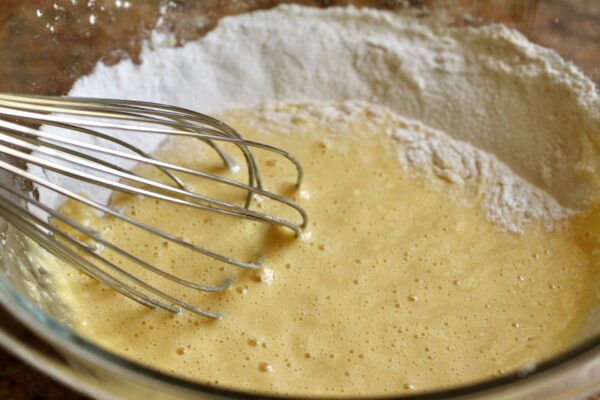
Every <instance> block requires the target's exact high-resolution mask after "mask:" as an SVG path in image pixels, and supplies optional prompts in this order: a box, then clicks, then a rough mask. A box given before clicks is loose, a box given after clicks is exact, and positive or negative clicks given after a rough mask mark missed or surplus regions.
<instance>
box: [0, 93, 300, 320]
mask: <svg viewBox="0 0 600 400" xmlns="http://www.w3.org/2000/svg"><path fill="white" fill-rule="evenodd" d="M40 126H41V127H42V128H40ZM44 127H50V128H44ZM114 130H118V131H120V132H127V133H128V134H132V135H155V134H161V135H167V136H182V137H190V138H196V139H199V140H202V141H204V142H205V143H206V144H207V145H208V146H210V147H211V148H212V149H213V150H214V151H216V152H217V153H218V155H219V156H220V158H221V159H222V160H223V162H224V164H225V165H226V166H227V167H228V168H230V169H236V168H238V165H237V164H236V162H235V160H234V159H233V158H232V157H231V156H229V155H228V154H227V153H226V152H224V151H223V150H222V149H221V148H220V147H219V143H220V142H227V143H231V144H233V145H235V146H236V147H237V148H238V149H239V150H240V152H241V154H242V155H243V158H244V161H245V163H246V168H247V171H248V180H247V182H246V183H243V182H239V181H236V180H232V179H228V178H225V177H220V176H217V175H213V174H209V173H206V172H202V171H198V170H193V169H189V168H186V167H183V166H180V165H175V164H172V163H167V162H162V161H159V160H157V159H154V158H153V157H152V156H151V155H149V154H146V153H145V152H144V151H142V150H141V149H139V148H138V147H136V146H134V145H132V144H131V143H130V142H129V141H126V140H121V139H118V138H116V137H113V136H111V134H110V132H111V131H114ZM90 138H93V140H90ZM107 144H110V146H108V145H107ZM253 148H260V149H263V150H267V151H270V152H272V153H275V154H277V155H279V156H282V157H284V158H286V159H288V160H289V161H290V162H291V163H293V165H294V166H295V168H296V170H297V181H296V184H297V185H298V186H299V185H300V183H301V181H302V167H301V165H300V163H299V162H298V161H297V160H296V159H295V158H294V157H293V156H292V155H291V154H289V153H288V152H286V151H283V150H281V149H278V148H275V147H272V146H269V145H266V144H262V143H258V142H253V141H249V140H245V139H243V138H242V137H241V135H240V134H239V133H237V132H236V131H235V130H234V129H232V128H231V127H229V126H227V125H226V124H224V123H222V122H221V121H218V120H216V119H214V118H211V117H209V116H206V115H203V114H199V113H196V112H193V111H190V110H186V109H182V108H178V107H173V106H167V105H161V104H154V103H148V102H139V101H125V100H114V99H90V98H64V97H41V96H26V95H14V94H0V154H1V155H3V156H4V157H2V158H0V169H3V170H4V171H6V172H8V173H10V174H12V175H13V176H14V177H15V178H16V179H17V180H20V181H21V182H23V181H24V182H27V183H28V184H30V185H32V187H37V188H39V189H40V190H45V191H47V192H52V193H55V194H57V195H60V196H62V197H64V198H70V199H72V200H75V201H77V202H80V203H82V204H85V205H87V206H89V207H92V208H94V209H96V210H98V211H101V212H102V213H105V214H108V215H112V216H114V217H115V218H118V219H119V220H121V221H123V222H125V223H127V224H132V225H134V226H135V227H137V228H140V229H144V230H146V231H147V232H150V233H151V234H153V235H157V236H159V237H161V238H162V239H164V240H166V241H170V242H173V243H177V244H178V245H181V246H184V247H186V248H188V249H191V250H193V251H195V252H197V253H200V254H202V255H204V256H208V257H212V258H214V259H216V260H219V261H221V262H224V263H227V264H231V265H234V266H236V267H239V268H245V269H259V268H261V265H260V263H257V262H246V261H241V260H237V259H234V258H230V257H227V256H224V255H222V254H218V253H216V252H213V251H211V250H209V249H207V248H204V247H202V246H201V245H200V244H194V243H190V242H188V241H186V240H184V239H182V238H178V237H175V236H173V235H171V234H169V233H167V232H164V231H161V230H159V229H157V228H155V227H153V226H149V225H147V224H145V223H143V222H141V221H139V220H137V219H135V218H134V217H132V216H130V215H125V214H123V213H121V212H119V211H118V210H116V209H113V208H111V207H110V205H107V204H103V203H102V202H99V201H96V200H94V199H91V198H87V197H86V196H82V195H80V194H77V193H75V192H73V191H72V190H69V189H67V188H65V187H63V186H61V185H60V184H58V183H57V182H56V179H55V180H54V182H52V181H51V180H50V179H49V178H48V174H49V173H52V174H57V175H56V176H62V177H63V178H69V179H75V180H77V181H81V182H85V183H86V184H91V185H95V186H97V187H102V188H105V189H109V190H110V191H111V192H112V193H115V192H122V193H127V194H132V195H140V196H145V197H150V198H155V199H158V200H162V201H167V202H171V203H174V204H178V205H182V206H186V207H193V208H196V209H199V210H204V211H210V212H213V213H218V214H224V215H230V216H235V217H239V218H243V219H247V220H252V221H259V222H265V223H270V224H276V225H280V226H282V227H285V228H288V229H291V230H292V231H294V232H295V233H296V235H299V234H300V231H301V230H302V229H303V228H304V227H305V226H306V224H307V215H306V212H305V211H304V210H303V209H302V208H301V207H300V206H299V205H297V204H296V203H294V202H293V201H291V200H290V199H287V198H285V197H282V196H280V195H277V194H275V193H271V192H269V191H266V190H265V189H263V184H262V180H261V176H260V171H259V168H258V163H257V161H256V159H255V157H254V155H253V153H252V149H253ZM111 159H112V160H114V161H110V160H111ZM118 160H120V161H123V160H126V161H127V162H130V163H131V162H133V163H141V164H148V165H151V166H153V167H155V168H157V169H158V170H159V171H160V173H161V174H164V176H165V177H167V178H168V180H169V181H170V182H171V184H165V183H161V182H160V181H158V180H152V179H149V178H147V177H144V176H140V175H139V174H137V173H136V172H133V171H131V170H128V169H126V168H123V167H122V166H120V165H119V164H122V162H120V161H118ZM36 168H37V171H41V172H42V173H34V172H32V171H34V170H35V169H36ZM176 172H177V173H183V174H190V175H192V176H196V177H199V178H202V179H207V180H210V181H213V182H217V183H218V184H222V185H228V186H230V187H232V188H236V189H241V190H244V191H246V195H245V202H244V204H232V203H229V202H227V201H224V200H219V199H215V198H210V197H207V196H204V195H202V194H200V193H195V192H192V191H190V190H189V189H188V188H187V187H186V184H185V181H183V180H182V179H181V178H180V177H178V176H176V175H175V174H174V173H176ZM180 175H181V174H180ZM128 182H131V183H133V184H130V183H128ZM0 188H1V189H0V216H1V217H2V218H4V219H5V220H6V221H7V222H8V223H9V224H11V225H12V226H14V227H15V228H16V229H18V230H20V231H21V232H23V233H24V234H25V235H26V236H27V237H29V238H30V239H32V240H34V241H35V242H37V243H38V244H39V245H40V246H42V247H43V248H45V249H47V250H48V251H49V252H50V253H52V254H53V255H55V256H57V257H59V258H61V259H63V260H65V261H66V262H68V263H69V264H70V265H72V266H74V267H75V268H77V269H78V270H79V271H81V272H83V273H85V274H87V275H88V276H90V277H92V278H94V279H97V280H98V281H100V282H103V283H104V284H106V285H108V286H110V287H111V288H113V289H114V290H116V291H118V292H119V293H121V294H123V295H125V296H127V297H129V298H131V299H133V300H135V301H137V302H139V303H141V304H143V305H145V306H148V307H152V308H162V309H165V310H168V311H171V312H173V313H182V312H183V310H188V311H191V312H193V313H196V314H200V315H202V316H206V317H209V318H214V319H221V318H222V315H221V314H217V313H213V312H210V311H207V310H203V309H201V308H198V307H196V306H194V305H192V304H189V303H187V302H185V301H183V300H181V299H178V298H175V297H173V296H171V295H169V294H167V293H165V292H164V291H162V290H160V289H158V288H156V287H154V286H152V285H150V284H148V283H146V282H144V281H143V280H141V279H139V278H137V277H136V276H134V275H132V274H131V273H129V272H127V271H125V270H123V269H122V268H120V267H119V266H117V265H115V263H113V262H111V261H110V260H108V259H107V258H106V257H103V255H102V251H98V249H99V248H104V249H110V250H111V251H113V252H115V253H117V254H119V255H121V256H123V257H125V258H127V259H129V260H131V261H132V262H134V263H136V264H138V265H140V266H141V267H143V268H145V269H146V270H148V271H151V272H152V273H155V274H158V275H160V276H161V277H163V278H165V279H168V280H170V281H173V282H175V283H176V284H180V285H184V286H186V287H190V288H193V289H198V290H201V291H206V292H219V291H223V290H225V289H226V288H227V287H228V286H229V284H230V282H229V280H225V281H224V282H223V283H221V284H219V285H214V286H213V285H204V284H199V283H194V282H190V281H188V280H184V279H181V278H178V277H177V276H175V275H173V274H171V273H168V272H166V271H165V270H164V269H161V267H160V266H157V265H152V264H149V263H147V262H145V261H143V260H142V259H140V258H139V257H137V256H135V255H134V254H132V253H130V252H128V251H127V250H125V249H123V248H122V247H120V246H119V245H118V244H115V243H111V242H109V241H107V240H105V239H103V238H102V237H101V235H100V234H99V233H98V232H95V231H93V230H92V229H90V228H88V227H86V226H84V225H82V224H81V223H79V222H77V221H75V220H73V219H71V218H68V217H67V216H65V215H62V214H60V213H59V212H57V211H56V210H55V209H53V208H51V207H50V206H49V205H48V204H44V203H43V202H42V201H40V200H39V198H37V196H35V191H33V192H31V193H24V192H22V191H19V190H16V189H14V188H13V187H11V186H9V185H7V184H5V183H3V182H0ZM254 196H263V197H265V198H268V199H271V200H273V201H276V202H280V203H282V204H284V205H285V206H286V207H289V208H291V209H293V210H295V212H297V213H298V214H299V221H300V222H298V223H294V222H291V221H289V220H286V219H283V218H280V217H277V216H275V215H270V214H267V213H265V212H262V211H257V210H254V209H252V208H251V205H252V204H253V197H254ZM49 218H50V219H55V220H56V221H60V222H61V223H63V224H64V225H65V226H68V227H69V228H70V229H73V230H74V231H76V232H78V235H83V237H86V238H87V240H86V241H85V242H84V241H81V240H79V239H78V238H76V237H73V236H70V235H69V234H67V233H65V232H64V231H63V230H61V229H58V228H57V227H56V225H55V224H52V223H51V222H49V220H48V219H49ZM80 237H81V236H80ZM89 242H91V244H90V243H89ZM99 265H102V266H103V267H102V268H100V267H99Z"/></svg>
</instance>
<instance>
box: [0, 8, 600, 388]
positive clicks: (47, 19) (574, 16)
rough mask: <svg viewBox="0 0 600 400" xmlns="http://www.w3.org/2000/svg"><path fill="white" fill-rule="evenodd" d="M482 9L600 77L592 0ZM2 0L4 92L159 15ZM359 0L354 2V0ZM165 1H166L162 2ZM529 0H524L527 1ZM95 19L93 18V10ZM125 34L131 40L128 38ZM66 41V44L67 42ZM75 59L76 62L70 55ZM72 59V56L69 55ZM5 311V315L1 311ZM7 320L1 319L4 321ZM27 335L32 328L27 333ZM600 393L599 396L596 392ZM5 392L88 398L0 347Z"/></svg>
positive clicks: (129, 51)
mask: <svg viewBox="0 0 600 400" xmlns="http://www.w3.org/2000/svg"><path fill="white" fill-rule="evenodd" d="M280 2H281V1H279V0H246V1H244V2H239V1H236V2H228V1H224V0H207V1H204V2H193V1H189V2H180V3H181V4H179V6H178V7H179V8H178V9H175V10H172V11H173V12H172V13H171V14H170V15H171V17H170V18H166V24H167V26H169V27H170V28H172V29H174V30H175V32H177V33H178V36H179V37H180V38H182V39H183V40H187V39H191V38H194V37H198V36H200V35H202V34H204V33H205V32H206V31H208V30H209V29H211V28H212V27H213V26H214V24H215V23H216V21H217V20H218V18H219V17H220V16H222V15H226V14H233V13H238V12H241V11H246V10H250V9H257V8H269V7H272V6H274V5H276V4H278V3H280ZM459 2H462V3H463V4H464V5H466V6H467V7H471V9H472V10H474V11H475V12H476V13H478V14H481V15H488V16H489V15H494V16H495V18H497V19H500V20H503V21H508V22H509V23H511V24H514V25H515V26H517V27H519V28H520V29H521V30H523V31H525V32H526V33H527V34H528V36H530V37H531V38H532V39H534V40H535V41H537V42H539V43H542V44H545V45H548V46H550V47H553V48H554V49H556V50H557V51H558V52H559V53H561V54H562V55H563V57H565V58H567V59H569V60H573V61H574V62H575V64H577V65H579V66H580V67H581V68H582V69H583V70H584V71H585V72H586V73H587V74H588V75H589V76H591V77H592V79H594V80H595V81H596V82H597V83H600V51H599V45H598V44H599V43H600V5H598V4H593V3H595V2H593V1H589V0H539V1H536V0H530V1H520V0H506V1H504V2H500V1H469V0H462V1H459ZM459 2H454V3H459ZM75 3H77V2H72V1H71V0H56V1H46V0H3V1H2V2H1V4H0V91H10V92H25V93H32V92H33V93H46V94H64V93H66V91H68V89H69V87H70V86H71V84H72V82H73V81H74V80H75V79H77V77H79V76H81V75H82V74H86V73H89V72H90V71H91V69H92V68H93V66H94V65H95V63H96V62H97V61H98V60H102V61H104V62H106V63H114V62H117V61H118V60H119V59H122V58H123V57H126V56H127V55H129V56H132V57H133V58H134V59H135V58H136V55H137V54H138V52H139V49H140V41H141V40H142V39H143V38H144V37H145V34H146V33H147V30H148V29H149V28H151V27H153V26H154V23H155V21H156V19H157V17H158V9H159V7H158V6H159V4H162V3H160V2H158V1H156V2H155V1H143V0H138V1H136V0H130V3H131V7H129V8H127V9H119V10H118V11H117V10H115V7H116V4H117V3H118V2H116V1H114V0H94V1H85V2H83V1H82V2H80V3H81V5H80V6H74V4H75ZM303 3H305V4H314V5H330V4H333V5H335V4H346V3H347V1H344V0H342V1H335V0H307V1H303ZM355 3H357V2H355ZM358 3H359V4H365V3H367V4H376V5H378V6H380V7H384V8H393V7H396V6H397V5H398V4H400V3H410V4H412V5H414V6H420V5H422V4H423V3H426V4H432V3H433V4H434V5H435V4H444V3H453V2H444V1H441V0H439V1H437V0H429V1H427V0H423V1H410V2H402V1H399V0H366V1H365V0H359V1H358ZM501 3H502V5H499V4H501ZM164 4H166V3H164ZM524 4H526V6H524ZM199 9H200V10H204V9H207V10H210V11H209V12H207V15H208V17H209V18H207V19H206V20H205V22H204V23H203V24H202V25H198V24H191V25H190V24H187V23H178V22H177V21H178V20H183V19H185V18H184V17H185V15H186V13H189V12H194V13H196V14H198V10H199ZM92 14H93V15H95V16H96V20H97V23H96V24H90V20H89V17H90V15H92ZM125 38H126V39H125ZM65 43H66V44H67V45H65ZM74 59H76V61H75V62H73V61H72V60H74ZM67 60H71V61H67ZM2 314H3V313H2V311H1V310H0V320H2V321H4V320H5V319H4V318H2V317H3V315H2ZM2 323H4V322H2ZM23 335H27V333H23ZM598 398H599V399H600V397H598ZM0 399H11V400H33V399H50V400H52V399H61V400H63V399H64V400H71V399H86V397H84V396H82V395H79V394H77V393H76V392H74V391H72V390H70V389H68V388H65V387H64V386H62V385H60V384H58V383H56V382H55V381H53V380H52V379H50V378H48V377H47V376H45V375H44V374H42V373H40V372H38V371H37V370H35V369H34V368H31V367H30V366H28V365H26V364H24V363H22V362H21V361H19V360H18V359H16V358H15V357H13V356H12V355H10V354H9V353H7V352H6V351H4V350H2V349H0Z"/></svg>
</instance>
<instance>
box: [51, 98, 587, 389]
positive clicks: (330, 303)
mask: <svg viewBox="0 0 600 400" xmlns="http://www.w3.org/2000/svg"><path fill="white" fill-rule="evenodd" d="M223 118H224V120H225V121H227V122H228V123H230V124H231V125H232V126H233V127H235V128H236V129H238V130H239V131H240V132H241V133H242V134H243V135H244V136H245V137H246V138H249V139H252V140H257V141H262V142H265V143H268V144H271V145H275V146H278V147H281V148H284V149H286V150H289V151H291V152H292V153H293V154H294V155H295V156H296V157H297V158H298V159H299V160H300V161H301V162H302V164H303V166H304V168H305V182H304V184H303V186H302V188H301V189H300V190H296V189H294V188H293V187H292V185H293V183H294V182H293V176H294V175H293V168H292V167H291V166H290V165H289V164H288V163H286V161H285V160H284V159H279V158H274V157H273V156H272V155H265V154H264V153H261V152H260V151H258V150H257V156H258V159H259V163H260V166H261V169H262V172H263V176H264V178H265V181H266V182H267V188H268V189H269V190H271V191H273V192H276V193H283V194H285V195H287V196H290V197H292V198H294V199H295V200H296V201H297V202H299V203H300V204H301V205H302V206H303V207H305V209H306V210H307V212H308V214H309V217H310V223H309V226H308V228H307V232H309V233H310V238H305V239H304V240H299V239H296V238H294V237H293V236H292V235H291V234H290V233H289V232H286V231H285V230H282V229H279V228H275V227H273V226H269V225H266V224H261V223H255V222H248V221H243V220H240V219H236V218H229V217H224V216H219V215H215V214H211V213H207V212H206V213H203V212H200V211H198V210H192V209H186V208H178V207H175V206H173V205H172V204H164V203H162V202H160V201H156V200H154V199H149V198H139V197H129V196H115V197H114V198H113V199H112V205H113V206H114V207H116V208H118V209H121V210H123V212H124V213H126V214H128V215H131V216H135V218H138V219H140V220H143V221H145V222H147V223H149V224H151V225H154V226H156V227H159V228H160V229H164V230H165V231H168V232H170V233H174V234H176V235H177V236H180V237H183V238H185V239H187V240H189V241H191V242H193V243H198V244H202V245H203V246H205V247H207V248H209V249H211V250H213V251H217V252H220V253H223V254H227V255H230V256H233V257H236V258H238V259H242V260H252V259H255V258H256V257H257V256H260V257H262V258H263V259H264V262H265V265H266V268H267V269H265V270H264V271H262V272H260V273H253V272H239V271H237V270H235V268H233V267H229V266H226V265H224V264H222V263H219V262H217V261H214V260H212V259H209V258H205V257H202V256H199V255H198V254H197V253H192V252H191V251H189V250H186V249H184V248H181V247H178V246H176V245H174V244H172V243H167V242H165V241H164V240H162V239H161V238H158V237H156V236H151V235H148V234H147V233H144V232H142V231H139V230H136V229H134V228H132V227H131V226H130V225H126V224H123V223H121V222H120V221H118V220H116V219H115V218H113V217H110V216H99V215H97V214H95V213H94V212H92V211H90V210H88V209H87V208H85V207H83V206H81V205H78V204H74V203H71V202H67V203H65V204H64V205H63V207H62V209H61V212H62V213H63V214H65V215H67V216H70V217H71V218H73V219H76V220H78V221H80V222H81V223H84V224H85V225H86V226H88V227H90V228H93V229H94V230H96V231H98V232H101V234H102V235H103V237H104V238H105V239H107V240H109V241H112V242H115V243H118V244H120V245H121V246H123V247H124V248H126V249H127V250H129V251H131V252H132V253H134V254H136V255H137V256H139V257H141V258H142V259H144V260H145V261H147V262H149V263H152V264H155V265H159V266H161V267H162V268H164V269H165V270H167V271H169V272H172V273H174V274H176V275H177V276H179V277H182V278H186V279H190V280H192V281H194V282H203V283H218V282H220V280H222V279H223V278H224V277H227V276H232V275H235V281H234V284H233V285H232V287H231V288H230V289H228V290H227V291H225V292H224V293H220V294H218V293H217V294H207V293H201V292H196V291H193V290H190V289H185V288H182V287H179V286H176V285H172V284H169V283H167V282H165V281H164V280H161V279H159V278H157V277H156V276H153V275H150V274H147V273H145V272H144V271H140V268H139V267H137V266H134V265H132V264H131V263H129V262H128V260H126V259H123V258H122V257H119V256H118V255H117V254H113V253H110V252H109V251H108V250H104V251H103V255H104V256H106V257H108V258H109V259H111V260H113V261H114V262H115V263H116V264H118V265H121V266H122V267H123V268H126V269H128V270H130V271H132V272H135V273H136V274H137V275H138V276H140V277H142V278H143V279H145V280H146V281H148V282H149V283H152V284H153V285H155V286H157V287H160V288H162V289H165V290H167V291H169V293H172V294H174V295H176V296H178V297H180V298H182V299H184V300H186V301H188V302H190V303H192V304H194V305H198V306H199V307H202V308H206V309H209V310H212V311H215V312H220V313H223V314H224V315H225V319H224V320H222V321H212V320H209V319H205V318H201V317H198V316H196V315H192V314H190V313H185V314H184V315H182V316H174V315H172V314H170V313H167V312H164V311H153V310H149V309H147V308H145V307H143V306H141V305H139V304H137V303H135V302H133V301H130V300H126V299H124V298H123V297H122V296H120V295H119V294H117V293H115V292H114V291H112V290H110V289H108V288H107V287H106V286H104V285H102V284H100V283H98V282H96V281H94V280H92V279H90V278H88V277H87V276H85V275H82V274H80V273H78V272H75V271H74V270H72V269H70V268H68V267H63V268H58V269H56V270H55V271H54V275H55V281H56V282H57V287H58V288H59V292H60V293H61V297H62V298H63V300H64V302H65V304H66V305H67V306H68V307H69V308H70V310H71V312H72V319H73V324H74V326H75V328H76V329H77V330H78V331H79V332H80V333H81V334H82V335H84V336H86V337H89V338H91V339H93V340H94V341H95V342H97V343H99V344H100V345H101V346H103V347H105V348H107V349H109V350H111V351H114V352H116V353H117V354H119V355H122V356H124V357H127V358H129V359H132V360H136V361H139V362H141V363H143V364H145V365H148V366H151V367H153V368H156V369H159V370H161V371H164V372H168V373H173V374H176V375H179V376H182V377H186V378H189V379H193V380H197V381H200V382H204V383H208V384H213V385H218V386H222V387H232V388H236V389H244V390H249V391H253V392H266V393H277V394H288V395H300V394H301V395H334V394H335V395H353V396H357V395H381V394H392V393H402V392H406V391H411V390H416V391H424V390H434V389H441V388H446V387H449V386H453V385H458V384H464V383H469V382H474V381H478V380H482V379H486V378H489V377H492V376H496V375H499V374H503V373H505V372H507V371H511V370H513V369H514V368H517V367H520V366H523V365H525V364H527V363H530V362H536V361H539V360H542V359H544V358H546V357H549V356H550V355H553V354H556V353H557V352H559V351H561V350H563V349H564V348H565V346H567V345H568V344H570V343H572V342H573V340H574V339H575V338H576V337H577V335H579V333H580V332H581V330H582V329H583V327H584V325H585V323H586V317H587V315H589V314H590V311H591V310H592V308H593V307H594V306H596V305H597V300H598V298H597V292H596V287H595V285H592V284H591V282H597V281H598V276H597V275H598V269H597V266H595V265H594V264H595V262H594V260H593V259H592V248H593V247H594V243H589V240H588V241H586V239H585V238H586V237H589V236H590V233H589V229H588V230H586V229H583V228H582V226H584V225H583V222H581V221H580V220H578V219H577V218H568V219H564V220H562V221H559V222H557V224H556V226H554V228H553V229H548V228H547V224H544V223H543V222H542V221H537V220H533V221H530V222H529V223H528V224H527V225H526V226H525V227H524V233H523V234H515V233H513V232H510V231H508V230H507V229H505V228H504V227H502V226H499V225H498V224H494V223H492V222H490V221H489V219H488V218H486V212H485V210H484V209H483V208H482V207H481V204H482V199H481V196H480V194H479V193H477V192H476V191H467V190H463V189H461V188H460V187H457V186H456V185H453V184H452V183H451V182H449V181H447V180H437V181H432V180H429V179H425V177H423V176H416V175H414V174H411V173H410V171H408V170H406V169H403V168H401V167H400V163H399V161H398V156H397V154H396V152H397V146H396V143H395V141H394V138H393V137H391V136H389V135H387V134H385V132H388V131H389V130H390V129H392V130H393V129H405V128H406V127H405V126H402V124H401V123H400V122H398V121H396V120H393V119H391V120H390V119H387V120H383V121H380V122H378V123H373V121H372V118H371V116H370V115H369V113H368V112H367V111H365V112H364V113H362V114H361V115H360V116H359V118H355V119H354V120H352V121H350V122H348V123H346V124H345V125H344V130H343V131H339V130H338V129H337V128H339V127H340V125H335V124H334V125H328V124H325V123H323V121H321V120H320V119H318V118H312V119H311V118H308V119H297V120H292V122H290V124H289V129H288V130H287V132H286V133H284V134H280V128H281V125H280V124H278V123H275V122H274V121H272V120H270V119H269V118H265V116H264V115H262V114H256V113H254V112H253V111H248V110H237V111H231V112H229V113H227V114H225V115H224V117H223ZM332 126H334V127H336V129H332V128H331V127H332ZM160 153H161V155H162V156H164V157H166V158H168V159H171V160H173V161H175V162H176V163H178V164H184V165H188V166H191V167H193V168H196V169H199V170H203V171H210V172H213V173H215V172H218V173H223V174H224V175H227V174H228V172H226V171H224V170H223V167H222V166H221V162H220V160H219V159H218V158H217V157H216V156H215V155H214V154H213V153H211V152H209V151H207V150H206V146H205V145H203V144H201V143H197V142H192V141H187V140H186V141H179V142H174V143H171V144H169V145H167V146H165V147H164V148H163V149H162V150H161V151H160ZM139 172H140V173H144V174H148V175H151V176H155V177H158V176H159V175H158V173H157V172H156V171H154V170H152V169H150V168H140V169H139ZM239 173H243V171H242V172H239ZM185 181H186V182H187V183H188V184H189V185H190V187H192V188H194V189H195V190H198V191H199V192H201V193H203V194H209V195H211V196H213V197H217V198H224V199H228V200H231V201H240V200H241V199H242V198H243V197H242V196H243V193H238V192H232V191H231V189H228V188H224V187H222V186H217V185H212V184H209V183H207V182H205V181H201V180H198V179H195V178H192V177H189V176H185ZM259 206H260V207H262V208H263V209H264V210H268V211H269V212H273V213H276V214H277V213H283V215H285V216H287V217H289V218H295V217H296V216H294V215H292V214H289V215H287V214H285V212H286V211H285V210H283V209H280V208H278V207H277V205H275V204H272V203H271V202H269V201H267V200H263V201H261V202H259ZM307 236H308V235H307Z"/></svg>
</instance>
